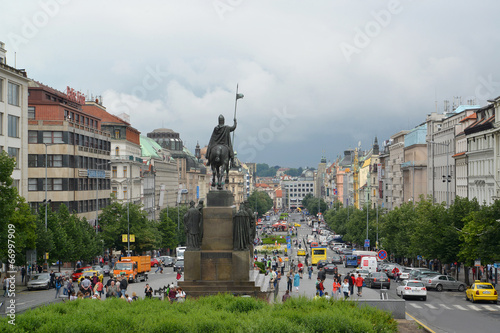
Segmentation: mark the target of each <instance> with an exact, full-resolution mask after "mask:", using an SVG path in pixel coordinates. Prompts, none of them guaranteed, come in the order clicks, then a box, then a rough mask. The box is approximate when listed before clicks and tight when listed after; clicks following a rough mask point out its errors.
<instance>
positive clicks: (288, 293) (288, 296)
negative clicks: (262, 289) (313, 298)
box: [281, 289, 292, 303]
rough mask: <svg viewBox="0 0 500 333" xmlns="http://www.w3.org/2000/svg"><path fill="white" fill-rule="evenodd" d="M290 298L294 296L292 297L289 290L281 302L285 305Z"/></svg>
mask: <svg viewBox="0 0 500 333" xmlns="http://www.w3.org/2000/svg"><path fill="white" fill-rule="evenodd" d="M290 297H292V296H290V291H288V289H287V290H286V291H285V294H284V295H283V297H282V298H281V302H283V303H285V301H286V300H287V299H289V298H290Z"/></svg>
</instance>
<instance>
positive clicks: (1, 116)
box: [0, 112, 3, 135]
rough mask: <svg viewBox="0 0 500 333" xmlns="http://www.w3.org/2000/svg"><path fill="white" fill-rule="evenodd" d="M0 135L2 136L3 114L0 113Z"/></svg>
mask: <svg viewBox="0 0 500 333" xmlns="http://www.w3.org/2000/svg"><path fill="white" fill-rule="evenodd" d="M0 135H3V113H2V112H0Z"/></svg>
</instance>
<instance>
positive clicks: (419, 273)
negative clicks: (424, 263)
mask: <svg viewBox="0 0 500 333" xmlns="http://www.w3.org/2000/svg"><path fill="white" fill-rule="evenodd" d="M431 275H440V274H439V272H436V271H428V270H427V271H416V272H414V273H413V274H412V272H410V279H413V280H422V279H425V278H426V277H428V276H431Z"/></svg>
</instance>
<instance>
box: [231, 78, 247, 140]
mask: <svg viewBox="0 0 500 333" xmlns="http://www.w3.org/2000/svg"><path fill="white" fill-rule="evenodd" d="M243 97H244V96H243V94H238V84H236V99H235V100H234V118H233V119H235V120H236V107H237V106H238V100H239V99H240V98H243ZM233 149H234V132H233Z"/></svg>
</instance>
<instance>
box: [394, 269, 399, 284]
mask: <svg viewBox="0 0 500 333" xmlns="http://www.w3.org/2000/svg"><path fill="white" fill-rule="evenodd" d="M392 277H394V279H395V280H396V282H399V268H397V267H394V268H393V269H392Z"/></svg>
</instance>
